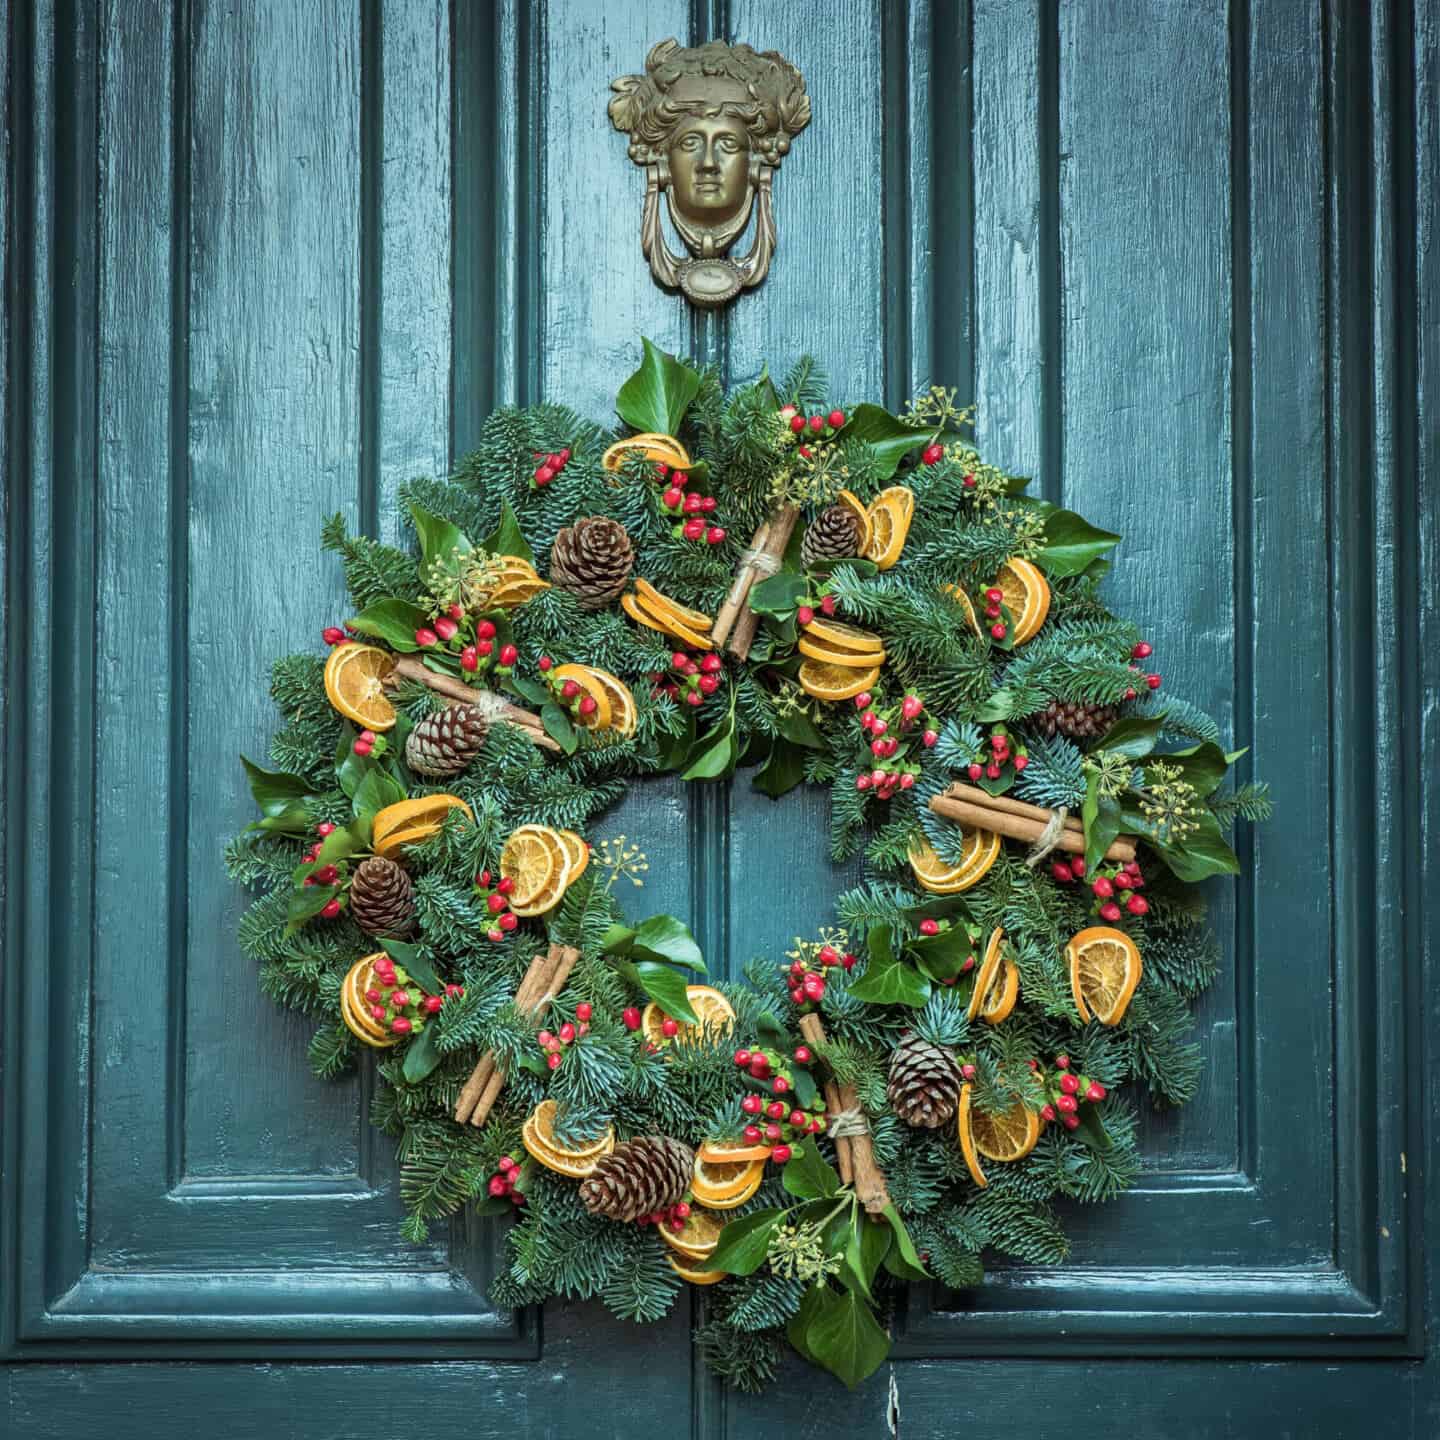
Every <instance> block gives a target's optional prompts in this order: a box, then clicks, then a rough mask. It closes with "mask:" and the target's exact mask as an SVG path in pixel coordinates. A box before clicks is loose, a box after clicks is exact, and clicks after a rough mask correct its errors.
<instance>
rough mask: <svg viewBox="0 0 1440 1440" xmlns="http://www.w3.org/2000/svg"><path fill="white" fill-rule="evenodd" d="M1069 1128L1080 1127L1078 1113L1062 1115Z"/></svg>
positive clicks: (1075, 1128) (1066, 1126) (1076, 1128)
mask: <svg viewBox="0 0 1440 1440" xmlns="http://www.w3.org/2000/svg"><path fill="white" fill-rule="evenodd" d="M1060 1118H1061V1119H1062V1120H1063V1121H1064V1122H1065V1128H1066V1129H1067V1130H1078V1129H1079V1128H1080V1117H1079V1116H1078V1115H1062V1116H1061V1117H1060Z"/></svg>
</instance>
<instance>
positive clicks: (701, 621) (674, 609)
mask: <svg viewBox="0 0 1440 1440" xmlns="http://www.w3.org/2000/svg"><path fill="white" fill-rule="evenodd" d="M635 594H636V595H637V596H638V597H639V598H640V601H641V603H642V604H643V605H644V606H645V608H646V609H647V610H649V611H650V613H651V614H652V615H667V616H669V617H671V618H672V619H675V620H678V621H679V622H680V623H681V624H682V625H685V626H687V627H688V628H689V629H691V630H708V629H709V628H710V617H709V616H708V615H707V614H706V613H705V612H704V611H703V610H692V609H691V608H690V607H689V606H688V605H682V604H681V603H680V602H679V601H678V600H672V599H671V598H670V597H669V596H668V595H666V594H663V593H662V592H661V591H659V590H657V589H656V588H655V587H654V586H653V585H652V584H651V583H650V582H649V581H648V580H642V579H641V578H640V577H639V576H638V575H637V576H636V577H635Z"/></svg>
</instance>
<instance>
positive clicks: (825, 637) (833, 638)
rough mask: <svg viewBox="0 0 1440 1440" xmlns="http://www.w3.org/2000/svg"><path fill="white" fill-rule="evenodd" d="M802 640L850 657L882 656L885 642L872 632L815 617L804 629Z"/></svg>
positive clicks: (822, 617) (842, 622)
mask: <svg viewBox="0 0 1440 1440" xmlns="http://www.w3.org/2000/svg"><path fill="white" fill-rule="evenodd" d="M804 638H806V639H809V640H813V641H815V642H816V643H817V644H819V645H823V646H824V647H825V648H826V649H827V650H843V651H845V652H846V653H847V654H850V655H883V654H884V653H885V642H884V641H883V640H882V639H881V638H880V637H879V636H878V635H877V634H875V632H874V631H873V630H862V629H861V628H860V627H859V626H858V625H847V624H846V623H845V622H844V621H843V620H831V619H829V618H828V617H826V616H822V615H817V616H816V617H815V618H814V619H813V620H812V621H811V622H810V623H809V624H808V625H807V626H805V629H804Z"/></svg>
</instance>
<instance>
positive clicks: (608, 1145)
mask: <svg viewBox="0 0 1440 1440" xmlns="http://www.w3.org/2000/svg"><path fill="white" fill-rule="evenodd" d="M547 1106H549V1107H550V1108H549V1110H548V1112H547V1113H546V1115H545V1116H544V1117H541V1112H542V1111H545V1109H546V1107H547ZM554 1124H555V1102H554V1101H553V1100H542V1101H541V1102H540V1104H539V1105H537V1106H536V1107H535V1111H534V1112H533V1113H532V1114H531V1115H530V1117H529V1119H527V1120H526V1121H525V1124H524V1125H523V1126H522V1127H521V1129H520V1143H521V1144H522V1145H524V1147H525V1149H526V1150H527V1151H528V1152H529V1153H530V1154H531V1155H533V1156H534V1157H535V1159H536V1160H538V1161H539V1162H540V1164H542V1165H543V1166H544V1167H545V1168H546V1169H547V1170H553V1171H555V1173H556V1174H557V1175H568V1176H570V1177H571V1178H572V1179H575V1180H579V1179H583V1178H584V1177H585V1176H587V1175H593V1174H594V1173H595V1167H596V1166H597V1165H598V1164H599V1163H600V1161H601V1160H603V1159H604V1158H605V1156H607V1155H608V1154H609V1153H610V1152H611V1151H612V1150H613V1149H614V1148H615V1132H614V1130H607V1131H606V1132H605V1134H604V1135H602V1136H601V1137H600V1138H599V1139H598V1140H596V1141H592V1142H591V1143H590V1144H588V1145H583V1146H579V1147H576V1148H571V1147H569V1146H565V1145H559V1144H557V1143H555V1130H554ZM547 1137H548V1138H547Z"/></svg>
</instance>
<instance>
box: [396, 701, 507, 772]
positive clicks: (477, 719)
mask: <svg viewBox="0 0 1440 1440" xmlns="http://www.w3.org/2000/svg"><path fill="white" fill-rule="evenodd" d="M489 729H490V722H489V721H488V720H487V719H486V718H485V712H484V711H483V710H481V708H480V707H479V706H478V705H447V706H446V707H445V708H444V709H443V710H437V711H436V712H435V713H434V714H433V715H428V716H426V718H425V719H424V720H422V721H421V722H420V723H419V724H418V725H417V726H416V727H415V728H414V729H413V730H412V731H411V732H410V738H409V739H408V740H407V741H406V742H405V763H406V764H407V765H408V766H409V767H410V768H411V769H412V770H413V771H415V773H416V774H417V775H458V774H459V773H460V772H461V771H462V770H463V769H464V768H465V767H466V766H467V765H468V764H469V763H470V762H471V761H472V760H473V759H474V758H475V757H476V756H477V755H478V754H479V753H480V747H481V746H482V745H483V744H484V743H485V735H486V733H487V732H488V730H489Z"/></svg>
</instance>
